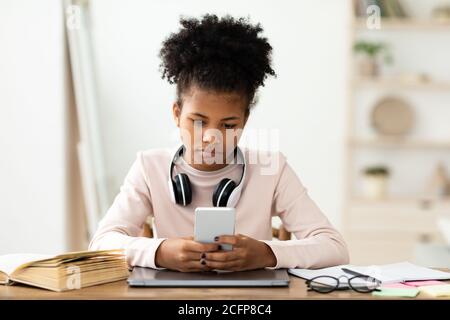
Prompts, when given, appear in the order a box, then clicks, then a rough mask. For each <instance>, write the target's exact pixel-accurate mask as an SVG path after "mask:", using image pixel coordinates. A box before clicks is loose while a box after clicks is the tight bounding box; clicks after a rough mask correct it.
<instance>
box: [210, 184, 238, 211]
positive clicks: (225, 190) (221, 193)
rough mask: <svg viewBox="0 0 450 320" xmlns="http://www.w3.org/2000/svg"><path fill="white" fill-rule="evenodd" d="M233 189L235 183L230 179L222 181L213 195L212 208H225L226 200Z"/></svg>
mask: <svg viewBox="0 0 450 320" xmlns="http://www.w3.org/2000/svg"><path fill="white" fill-rule="evenodd" d="M234 188H236V183H235V182H234V181H233V180H231V179H227V178H225V179H222V180H221V181H220V182H219V184H218V185H217V186H216V188H215V190H214V193H213V199H212V200H213V206H214V207H226V206H227V203H228V199H229V198H230V195H231V193H232V192H233V190H234Z"/></svg>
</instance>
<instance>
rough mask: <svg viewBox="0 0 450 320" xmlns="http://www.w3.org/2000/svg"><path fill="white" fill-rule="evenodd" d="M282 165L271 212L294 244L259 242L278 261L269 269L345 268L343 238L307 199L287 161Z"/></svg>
mask: <svg viewBox="0 0 450 320" xmlns="http://www.w3.org/2000/svg"><path fill="white" fill-rule="evenodd" d="M281 165H282V168H281V173H280V176H279V180H278V183H277V186H276V189H275V193H274V199H273V211H274V215H277V216H279V217H280V219H281V221H282V223H283V226H284V228H285V229H286V230H287V231H289V232H292V233H293V234H294V235H295V237H296V240H287V241H278V240H270V241H269V240H262V241H263V242H265V243H266V244H267V245H269V247H270V248H271V249H272V251H273V253H274V255H275V257H276V260H277V263H276V265H275V266H274V267H271V268H268V269H277V268H308V269H317V268H325V267H330V266H335V265H341V264H347V263H348V261H349V254H348V250H347V246H346V244H345V242H344V239H343V237H342V236H341V234H340V233H339V232H338V231H337V230H336V229H335V228H334V227H333V226H332V225H331V223H330V222H329V221H328V219H327V217H326V216H325V215H324V214H323V213H322V212H321V210H320V209H319V208H318V206H317V205H316V204H315V202H314V201H313V200H312V199H311V198H310V197H309V195H308V193H307V189H306V188H305V187H304V186H303V185H302V183H301V182H300V179H299V178H298V176H297V175H296V173H295V172H294V170H293V169H292V168H291V166H290V165H289V164H288V163H287V162H286V161H283V162H281Z"/></svg>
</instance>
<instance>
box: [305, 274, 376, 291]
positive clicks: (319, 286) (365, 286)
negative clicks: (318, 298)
mask: <svg viewBox="0 0 450 320" xmlns="http://www.w3.org/2000/svg"><path fill="white" fill-rule="evenodd" d="M341 278H345V279H346V281H345V282H344V281H341V280H340V279H341ZM306 285H307V286H308V291H316V292H319V293H329V292H332V291H334V290H346V289H349V288H350V289H352V290H354V291H356V292H359V293H369V292H372V291H378V290H379V287H380V285H381V281H380V280H377V279H375V278H372V277H368V276H363V275H358V276H354V277H351V278H348V277H346V276H341V277H339V278H335V277H332V276H317V277H315V278H312V279H310V280H307V281H306Z"/></svg>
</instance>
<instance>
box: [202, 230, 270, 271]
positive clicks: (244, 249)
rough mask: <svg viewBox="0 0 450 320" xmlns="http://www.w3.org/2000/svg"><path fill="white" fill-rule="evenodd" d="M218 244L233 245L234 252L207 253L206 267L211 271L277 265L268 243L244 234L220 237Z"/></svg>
mask: <svg viewBox="0 0 450 320" xmlns="http://www.w3.org/2000/svg"><path fill="white" fill-rule="evenodd" d="M217 243H218V244H231V245H232V246H233V250H232V251H218V252H208V253H206V265H207V266H208V267H209V268H210V269H219V270H232V271H242V270H253V269H261V268H265V267H274V266H275V265H276V263H277V259H276V257H275V255H274V254H273V252H272V249H271V248H270V247H269V246H268V245H267V244H266V243H264V242H262V241H259V240H256V239H253V238H250V237H247V236H244V235H242V234H238V235H235V236H221V237H218V239H217Z"/></svg>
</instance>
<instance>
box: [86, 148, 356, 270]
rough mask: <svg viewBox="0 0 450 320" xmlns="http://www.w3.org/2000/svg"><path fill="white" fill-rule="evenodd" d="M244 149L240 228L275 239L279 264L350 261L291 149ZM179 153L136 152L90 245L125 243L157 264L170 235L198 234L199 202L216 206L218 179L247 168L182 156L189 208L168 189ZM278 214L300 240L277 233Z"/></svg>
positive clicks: (135, 262)
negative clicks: (207, 165)
mask: <svg viewBox="0 0 450 320" xmlns="http://www.w3.org/2000/svg"><path fill="white" fill-rule="evenodd" d="M243 151H244V154H245V156H246V159H247V163H248V162H250V163H248V164H247V173H246V178H245V181H243V183H244V185H243V191H242V194H241V197H240V200H239V202H238V204H237V206H236V225H235V230H236V234H238V233H241V234H244V235H246V236H249V237H252V238H254V239H258V240H260V241H264V242H265V243H266V244H268V245H269V246H270V248H271V249H272V251H273V253H274V255H275V257H276V259H277V264H276V266H275V267H273V269H275V268H323V267H328V266H333V265H339V264H346V263H348V261H349V255H348V251H347V247H346V244H345V242H344V240H343V238H342V236H341V235H340V234H339V232H338V231H337V230H336V229H335V228H333V226H332V225H331V224H330V222H329V221H328V219H327V218H326V217H325V215H324V214H323V213H322V212H321V210H320V209H319V208H318V207H317V205H316V204H315V203H314V202H313V201H312V200H311V198H310V197H309V196H308V193H307V190H306V188H305V187H304V186H303V185H302V183H301V182H300V180H299V178H298V177H297V175H296V174H295V172H294V171H293V169H292V168H291V166H290V165H289V164H288V163H287V162H286V158H285V156H284V155H282V154H281V153H271V154H270V157H269V159H271V161H270V162H267V160H268V157H267V154H266V156H265V157H264V159H263V160H261V159H262V157H261V153H258V152H256V151H250V150H247V149H243ZM172 157H173V152H172V150H165V149H164V150H163V149H158V150H148V151H144V152H139V153H138V154H137V159H136V160H135V162H134V163H133V165H132V167H131V169H130V171H129V173H128V174H127V176H126V178H125V181H124V183H123V185H122V186H121V188H120V192H119V194H118V195H117V197H116V198H115V200H114V202H113V204H112V206H111V208H110V209H109V210H108V212H107V214H106V215H105V217H104V218H103V219H102V220H101V222H100V223H99V227H98V230H97V232H96V233H95V235H94V236H93V239H92V241H91V243H90V244H89V249H90V250H102V249H113V248H123V249H125V253H126V256H127V260H128V263H129V265H130V266H142V267H150V268H155V269H158V268H157V267H156V266H155V252H156V250H157V248H158V246H159V245H160V244H161V242H162V241H163V240H164V239H166V238H173V237H187V236H193V233H194V210H195V208H196V207H208V206H212V194H213V190H214V187H215V186H216V185H217V184H218V183H219V181H220V180H222V179H223V178H230V179H233V180H235V181H236V183H237V182H238V181H239V178H240V176H241V174H242V165H241V164H229V165H228V166H226V167H225V168H223V169H220V170H217V171H212V172H207V171H199V170H196V169H194V168H192V167H191V166H190V165H189V164H187V163H186V162H185V161H184V160H182V161H180V162H179V163H177V164H176V166H175V168H174V171H175V173H177V172H184V173H186V174H188V176H189V179H190V181H191V185H192V190H193V197H192V203H191V204H190V205H189V206H186V207H183V206H180V205H176V204H174V203H173V202H172V201H171V198H170V195H169V188H168V179H169V178H168V176H169V164H170V161H171V159H172ZM255 159H256V160H257V159H259V161H255ZM255 162H256V163H255ZM271 171H272V172H271ZM149 215H150V216H152V217H154V228H155V229H154V233H155V238H146V237H141V236H140V235H141V234H142V231H143V226H144V223H145V222H146V221H147V218H148V216H149ZM273 216H279V217H280V218H281V221H282V222H283V226H284V227H285V228H286V230H287V231H290V232H292V233H293V234H294V235H295V238H296V240H288V241H279V240H273V239H272V217H273ZM268 269H269V268H268ZM270 269H272V268H270Z"/></svg>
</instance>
